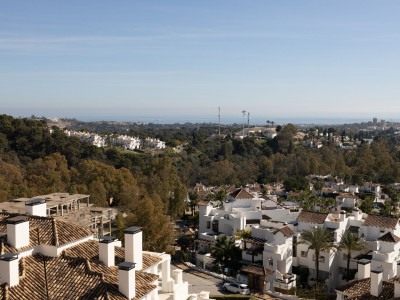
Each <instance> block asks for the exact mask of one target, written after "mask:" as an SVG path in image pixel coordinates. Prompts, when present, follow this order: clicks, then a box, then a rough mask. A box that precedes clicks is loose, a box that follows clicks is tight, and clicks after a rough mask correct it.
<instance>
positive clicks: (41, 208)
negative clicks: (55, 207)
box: [25, 198, 47, 217]
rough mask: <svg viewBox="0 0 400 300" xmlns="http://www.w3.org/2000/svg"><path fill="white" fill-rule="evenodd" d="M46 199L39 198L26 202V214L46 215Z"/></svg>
mask: <svg viewBox="0 0 400 300" xmlns="http://www.w3.org/2000/svg"><path fill="white" fill-rule="evenodd" d="M46 208H47V206H46V199H43V198H37V199H32V200H29V201H26V202H25V214H27V215H31V216H39V217H46V216H47V212H46Z"/></svg>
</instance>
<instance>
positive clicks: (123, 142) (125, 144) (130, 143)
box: [64, 130, 166, 150]
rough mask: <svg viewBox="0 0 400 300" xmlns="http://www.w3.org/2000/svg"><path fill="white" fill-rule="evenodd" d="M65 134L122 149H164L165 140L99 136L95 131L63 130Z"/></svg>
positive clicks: (97, 145) (94, 143) (100, 145)
mask: <svg viewBox="0 0 400 300" xmlns="http://www.w3.org/2000/svg"><path fill="white" fill-rule="evenodd" d="M64 132H65V133H66V135H67V136H76V137H78V138H79V139H80V140H81V141H82V142H86V143H89V144H91V145H94V146H96V147H107V145H114V146H118V147H121V148H122V149H124V150H135V149H139V148H141V147H148V148H155V149H165V147H166V146H165V142H163V141H160V140H159V139H155V138H150V137H147V138H146V139H145V140H144V141H141V140H140V139H139V137H131V136H128V135H118V136H114V135H113V136H101V135H98V134H96V133H88V132H82V131H74V130H65V131H64Z"/></svg>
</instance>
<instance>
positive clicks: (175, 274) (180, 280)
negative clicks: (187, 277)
mask: <svg viewBox="0 0 400 300" xmlns="http://www.w3.org/2000/svg"><path fill="white" fill-rule="evenodd" d="M172 278H174V280H175V284H181V283H183V277H182V270H181V269H175V270H173V271H172Z"/></svg>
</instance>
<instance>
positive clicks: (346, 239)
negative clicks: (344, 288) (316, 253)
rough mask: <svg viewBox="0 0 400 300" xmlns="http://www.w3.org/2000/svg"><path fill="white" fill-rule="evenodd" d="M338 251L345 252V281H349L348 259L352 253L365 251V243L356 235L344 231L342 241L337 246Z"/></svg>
mask: <svg viewBox="0 0 400 300" xmlns="http://www.w3.org/2000/svg"><path fill="white" fill-rule="evenodd" d="M339 249H342V250H344V251H346V253H347V274H346V278H347V280H350V259H351V256H352V255H351V254H352V252H353V251H363V250H367V243H366V242H365V241H364V240H363V239H362V238H360V237H358V235H357V234H355V233H352V232H350V231H346V232H345V233H344V234H342V240H341V241H340V244H339Z"/></svg>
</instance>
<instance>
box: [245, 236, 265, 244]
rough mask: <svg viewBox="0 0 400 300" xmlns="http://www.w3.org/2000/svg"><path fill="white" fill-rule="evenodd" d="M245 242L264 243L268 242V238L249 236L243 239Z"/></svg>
mask: <svg viewBox="0 0 400 300" xmlns="http://www.w3.org/2000/svg"><path fill="white" fill-rule="evenodd" d="M242 241H243V242H245V243H251V244H256V245H264V243H266V242H267V240H264V239H260V238H256V237H248V238H244V239H242Z"/></svg>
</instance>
